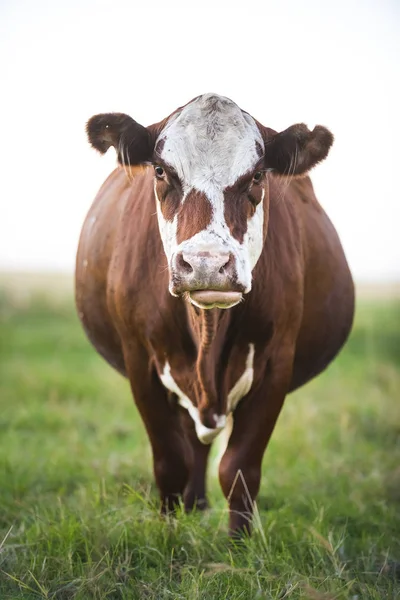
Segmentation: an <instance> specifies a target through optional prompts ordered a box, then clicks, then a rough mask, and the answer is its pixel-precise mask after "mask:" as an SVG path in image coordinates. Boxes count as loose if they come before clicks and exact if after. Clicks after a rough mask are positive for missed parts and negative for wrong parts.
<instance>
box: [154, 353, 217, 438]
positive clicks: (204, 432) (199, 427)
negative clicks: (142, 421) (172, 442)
mask: <svg viewBox="0 0 400 600" xmlns="http://www.w3.org/2000/svg"><path fill="white" fill-rule="evenodd" d="M160 379H161V381H162V383H163V385H164V386H165V387H166V388H167V389H168V390H170V391H171V392H173V393H174V394H176V395H177V396H178V402H179V404H180V405H181V406H183V408H186V410H187V411H188V413H189V414H190V416H191V417H192V419H193V421H194V425H195V428H196V433H197V437H198V438H199V440H200V442H202V443H203V444H211V442H212V441H213V440H214V439H215V438H216V437H217V435H218V434H219V433H220V432H221V431H222V430H223V429H224V427H225V425H226V416H225V415H220V416H217V415H214V417H215V421H216V423H217V427H216V428H215V429H209V428H208V427H206V426H205V425H203V423H202V422H201V421H200V415H199V411H198V409H197V408H196V407H195V406H193V404H192V402H191V401H190V399H189V398H188V397H187V396H186V395H185V394H184V393H183V392H182V390H181V389H180V387H179V386H178V384H177V383H176V381H175V379H174V378H173V377H172V375H171V367H170V364H169V362H168V361H166V363H165V365H164V369H163V372H162V374H161V375H160Z"/></svg>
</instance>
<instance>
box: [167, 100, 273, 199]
mask: <svg viewBox="0 0 400 600" xmlns="http://www.w3.org/2000/svg"><path fill="white" fill-rule="evenodd" d="M159 140H163V144H160V146H159V147H160V148H162V149H161V152H160V155H161V158H162V160H163V161H165V163H167V164H169V165H170V166H171V167H173V168H174V169H175V171H176V172H177V174H178V176H179V178H180V179H181V181H182V183H183V185H184V186H185V187H187V188H191V187H194V188H196V189H198V190H200V191H202V192H205V193H207V195H213V193H215V191H216V190H217V189H218V190H222V189H224V188H226V187H228V186H230V185H233V184H234V183H235V181H236V180H237V179H238V178H239V177H241V176H242V175H244V174H245V173H247V172H248V171H249V170H250V169H251V168H252V167H253V166H254V165H255V164H256V163H257V162H258V160H259V158H260V155H261V154H262V153H263V150H264V143H263V139H262V137H261V134H260V131H259V129H258V127H257V125H256V122H255V121H254V119H253V118H252V117H251V116H250V115H249V114H247V113H245V112H243V111H242V110H241V109H240V108H239V107H238V106H237V104H235V103H234V102H232V101H231V100H229V99H228V98H224V97H223V96H217V95H216V94H205V95H203V96H200V97H199V98H196V99H195V100H193V102H191V103H190V104H187V105H186V106H185V107H184V108H183V109H182V110H181V111H178V112H177V113H175V114H174V115H173V116H172V117H171V118H170V120H169V121H168V123H167V125H166V127H165V128H164V129H163V131H162V133H161V134H160V137H159Z"/></svg>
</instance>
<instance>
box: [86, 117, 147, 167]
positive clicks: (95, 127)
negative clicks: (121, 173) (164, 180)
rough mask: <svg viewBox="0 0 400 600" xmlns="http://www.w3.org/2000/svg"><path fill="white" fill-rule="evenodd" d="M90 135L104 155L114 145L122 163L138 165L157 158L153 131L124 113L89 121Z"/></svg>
mask: <svg viewBox="0 0 400 600" xmlns="http://www.w3.org/2000/svg"><path fill="white" fill-rule="evenodd" d="M86 132H87V135H88V138H89V142H90V143H91V145H92V146H93V148H96V150H98V151H99V152H101V154H104V153H105V152H107V150H108V149H109V147H110V146H114V148H115V150H116V151H117V155H118V161H119V162H120V163H121V164H129V165H137V164H140V163H144V162H147V161H150V160H151V157H152V155H153V150H154V142H155V137H154V132H153V129H152V128H151V127H150V128H148V129H147V128H146V127H143V125H140V124H139V123H137V122H136V121H134V120H133V119H132V117H129V116H128V115H125V114H123V113H108V114H102V115H95V116H94V117H92V118H91V119H89V121H88V122H87V125H86Z"/></svg>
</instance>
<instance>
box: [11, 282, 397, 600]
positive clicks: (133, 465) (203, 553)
mask: <svg viewBox="0 0 400 600" xmlns="http://www.w3.org/2000/svg"><path fill="white" fill-rule="evenodd" d="M44 287H46V286H44ZM34 288H35V286H34V283H33V281H29V282H28V283H26V282H25V283H24V282H22V285H20V286H19V288H18V286H5V285H4V282H3V285H2V292H1V294H0V319H1V331H0V361H1V363H0V369H1V372H0V599H1V600H4V599H8V598H23V599H28V598H29V599H34V598H54V599H57V600H58V599H63V600H70V599H76V600H78V599H80V600H82V599H89V598H90V599H91V598H93V599H102V598H108V599H126V600H131V599H142V598H143V599H157V600H164V599H184V600H187V599H189V600H192V599H193V600H194V599H204V600H206V599H226V600H237V599H243V600H247V599H254V600H256V599H257V600H267V599H281V600H283V599H284V598H291V599H295V598H296V599H297V598H307V599H311V600H328V599H334V598H335V599H341V598H349V599H352V600H365V599H369V598H371V599H381V598H384V599H386V598H387V599H394V598H400V300H398V299H396V298H390V297H386V298H385V297H384V296H383V297H380V298H379V299H376V298H375V299H374V298H373V297H368V298H367V299H364V300H360V301H359V304H358V310H357V317H356V323H355V327H354V331H353V334H352V336H351V339H350V341H349V343H348V345H347V347H346V349H345V351H344V352H343V353H342V354H341V356H340V358H339V359H338V360H337V361H336V362H335V363H334V364H333V365H332V366H331V367H330V368H329V370H328V371H327V372H326V373H325V374H324V375H323V376H321V377H319V378H318V379H316V380H315V381H314V382H312V383H311V384H309V385H308V386H306V387H305V388H304V389H303V390H301V391H299V392H297V393H296V394H293V395H292V396H289V397H288V399H287V400H286V405H285V408H284V410H283V413H282V416H281V418H280V421H279V423H278V426H277V428H276V430H275V433H274V436H273V439H272V441H271V444H270V446H269V449H268V450H267V453H266V455H265V460H264V467H263V473H264V475H263V481H262V488H261V492H260V495H259V498H258V503H257V506H258V513H257V519H256V523H255V525H256V526H255V532H254V535H253V537H252V539H251V540H246V541H245V542H244V544H243V545H242V546H240V547H238V548H235V547H233V546H232V545H230V544H229V543H228V538H227V511H226V503H225V500H224V498H223V497H222V494H221V492H220V490H219V486H218V482H217V479H216V477H215V465H213V466H212V468H211V472H210V477H209V479H210V499H211V503H212V508H211V509H210V510H209V511H208V512H206V513H205V514H201V515H196V514H190V515H185V514H184V513H179V514H178V516H177V518H176V519H170V520H164V519H162V518H161V517H160V516H159V514H158V498H157V492H156V489H155V486H154V483H153V477H152V472H151V461H150V450H149V444H148V442H147V438H146V435H145V433H144V430H143V427H142V424H141V422H140V420H139V418H138V414H137V411H136V409H135V406H134V403H133V402H132V399H131V397H130V392H129V389H128V385H127V383H126V381H124V380H123V379H122V378H121V377H120V376H118V375H117V374H116V373H114V372H113V371H112V369H111V368H110V367H108V366H107V365H106V364H105V363H104V362H103V361H102V360H101V359H100V358H99V357H98V356H97V355H96V353H95V351H94V350H93V349H92V348H91V346H90V345H89V343H88V342H87V340H86V339H85V337H84V334H83V332H82V331H81V328H80V325H79V323H78V321H77V318H76V316H75V312H74V307H73V302H72V297H71V295H70V293H69V291H68V289H66V288H65V287H64V288H63V287H62V285H61V284H60V283H58V282H57V281H55V282H54V288H55V289H54V294H52V295H51V297H45V296H43V294H42V295H41V294H39V293H33V292H32V289H34ZM67 288H68V286H67ZM22 291H23V293H22ZM214 462H215V461H214Z"/></svg>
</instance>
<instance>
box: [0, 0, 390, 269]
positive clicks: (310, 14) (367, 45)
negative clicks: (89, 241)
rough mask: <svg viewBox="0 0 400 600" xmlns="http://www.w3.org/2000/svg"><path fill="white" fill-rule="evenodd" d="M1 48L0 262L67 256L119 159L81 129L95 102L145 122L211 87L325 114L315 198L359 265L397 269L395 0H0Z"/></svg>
mask: <svg viewBox="0 0 400 600" xmlns="http://www.w3.org/2000/svg"><path fill="white" fill-rule="evenodd" d="M0 56H1V80H0V81H1V84H0V85H1V93H0V108H1V128H0V132H1V142H2V143H1V145H0V165H1V167H0V168H1V177H0V202H1V214H0V269H20V270H21V269H24V270H26V269H35V270H38V269H46V270H49V269H63V270H72V269H73V265H74V259H75V252H76V247H77V242H78V236H79V231H80V228H81V225H82V221H83V219H84V216H85V214H86V212H87V210H88V208H89V206H90V203H91V201H92V199H93V197H94V195H95V193H96V191H97V189H98V187H99V186H100V184H101V183H102V181H103V179H104V178H105V177H106V176H107V174H108V173H109V172H110V171H111V169H112V168H113V166H114V163H115V155H113V154H112V153H110V152H109V153H108V154H107V155H106V157H104V158H101V157H100V156H99V155H98V154H97V153H95V152H94V151H93V150H92V149H90V148H89V146H88V144H87V142H86V138H85V133H84V126H85V122H86V120H87V119H88V118H89V117H90V116H91V115H92V114H95V113H98V112H107V111H118V112H127V113H129V114H130V115H131V116H132V117H133V118H134V119H136V120H137V121H139V122H141V123H142V124H144V125H148V124H150V123H152V122H155V121H158V120H160V119H161V118H163V117H165V116H167V115H168V114H169V113H170V112H171V111H173V110H174V109H175V108H177V107H178V106H181V105H182V104H185V103H186V102H188V101H189V100H190V99H192V98H193V97H194V96H196V95H198V94H201V93H205V92H216V93H219V94H222V95H225V96H228V97H230V98H231V99H232V100H234V101H235V102H236V103H237V104H239V106H240V107H241V108H243V109H244V110H247V111H248V112H250V113H251V114H252V115H253V116H254V117H255V118H257V119H258V120H260V121H261V122H262V123H263V124H264V125H267V126H270V127H273V128H274V129H278V130H281V129H284V128H286V127H288V126H289V125H292V124H294V123H296V122H305V123H307V124H308V125H309V126H311V127H313V126H314V125H315V124H317V123H320V124H323V125H326V126H327V127H329V128H330V129H331V130H332V132H333V133H334V134H335V144H334V147H333V149H332V151H331V153H330V155H329V157H328V159H327V160H326V162H325V163H323V164H322V165H321V166H319V167H317V169H316V170H315V171H314V172H313V174H312V178H313V181H314V185H315V188H316V191H317V195H318V197H319V200H320V202H321V203H322V205H323V206H324V208H325V209H326V211H327V212H328V214H329V216H330V217H331V219H332V220H333V222H334V224H335V226H336V228H337V229H338V231H339V234H340V236H341V239H342V242H343V244H344V247H345V250H346V253H347V256H348V259H349V262H350V266H351V268H352V270H353V272H354V274H355V277H356V278H357V279H358V280H385V279H386V280H390V279H400V241H399V237H400V233H399V231H400V230H399V224H400V198H399V196H400V194H399V184H398V182H397V181H398V177H397V174H398V172H399V170H400V150H399V148H400V141H399V136H400V118H399V107H400V93H399V85H400V68H399V64H400V62H399V61H400V2H398V1H397V0H392V1H391V0H375V1H374V2H368V1H367V0H346V1H343V2H342V1H335V2H322V1H321V0H319V1H315V2H314V1H313V0H302V1H298V0H287V1H285V0H277V1H274V2H272V1H268V0H262V1H258V0H257V1H256V0H246V1H244V0H243V1H241V2H234V1H230V2H225V1H223V0H213V1H210V2H209V1H202V2H198V3H197V4H196V5H195V4H192V3H191V2H189V1H175V2H159V1H152V2H142V3H137V2H135V1H132V0H130V1H120V0H113V1H112V2H103V1H101V0H97V1H91V0H90V1H89V0H68V2H67V1H65V2H64V1H62V2H57V1H55V0H53V1H52V2H51V1H49V2H43V1H42V0H35V1H34V2H33V1H32V0H30V1H27V2H23V1H21V0H2V2H1V3H0Z"/></svg>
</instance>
